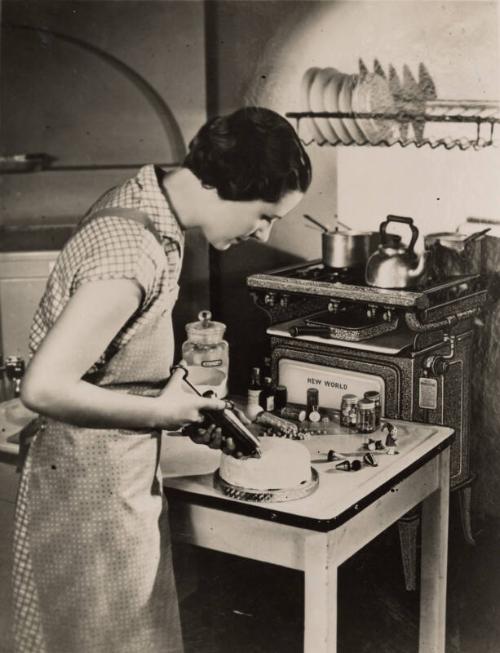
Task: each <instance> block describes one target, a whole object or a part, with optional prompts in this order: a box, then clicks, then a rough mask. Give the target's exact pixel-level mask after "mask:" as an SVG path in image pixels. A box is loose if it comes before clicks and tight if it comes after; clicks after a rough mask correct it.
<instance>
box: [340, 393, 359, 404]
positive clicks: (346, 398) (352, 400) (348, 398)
mask: <svg viewBox="0 0 500 653" xmlns="http://www.w3.org/2000/svg"><path fill="white" fill-rule="evenodd" d="M358 401H359V397H358V396H357V395H350V394H346V395H342V402H343V403H345V404H348V405H350V404H356V403H357V402H358Z"/></svg>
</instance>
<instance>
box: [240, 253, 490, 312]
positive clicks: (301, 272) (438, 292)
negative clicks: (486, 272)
mask: <svg viewBox="0 0 500 653" xmlns="http://www.w3.org/2000/svg"><path fill="white" fill-rule="evenodd" d="M247 284H248V286H249V288H250V289H251V291H252V292H257V293H259V292H261V291H267V292H268V293H271V297H269V294H268V297H267V301H266V302H265V303H266V304H267V305H268V306H269V305H272V304H273V298H272V293H273V292H274V293H275V294H276V297H275V298H274V299H277V300H281V303H282V304H283V303H284V302H283V298H285V302H286V298H287V297H288V296H290V295H293V294H299V295H303V296H304V295H305V296H309V297H311V296H316V297H327V298H329V299H331V300H332V301H333V302H334V300H336V299H338V300H346V301H356V302H363V303H368V304H375V305H383V306H386V307H393V308H397V307H399V308H403V309H418V310H423V309H428V308H430V307H435V306H438V305H442V304H444V303H447V302H450V301H455V300H457V299H460V298H467V297H470V296H471V295H474V294H476V293H478V292H480V293H482V292H484V291H485V288H486V280H485V279H484V278H483V277H482V276H481V275H479V274H463V275H458V276H453V277H448V278H446V279H433V278H430V277H429V276H427V277H426V278H425V279H424V281H423V282H421V285H419V286H416V287H415V288H412V289H391V288H374V287H372V286H368V285H367V284H366V283H365V282H364V273H363V270H361V271H351V270H335V269H332V268H328V267H327V266H325V265H324V264H323V263H322V262H321V260H318V261H309V262H307V263H304V264H299V265H293V266H288V267H283V268H279V269H277V270H273V271H270V272H264V273H258V274H253V275H251V276H250V277H248V279H247Z"/></svg>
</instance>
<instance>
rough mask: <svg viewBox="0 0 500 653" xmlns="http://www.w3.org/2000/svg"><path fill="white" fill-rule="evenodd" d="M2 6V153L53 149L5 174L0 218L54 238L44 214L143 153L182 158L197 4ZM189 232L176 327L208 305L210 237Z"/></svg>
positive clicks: (150, 157) (188, 132) (199, 109)
mask: <svg viewBox="0 0 500 653" xmlns="http://www.w3.org/2000/svg"><path fill="white" fill-rule="evenodd" d="M1 18H2V39H1V58H0V65H1V72H2V74H1V116H2V121H1V126H0V130H1V131H0V147H1V152H0V153H1V154H2V155H4V156H5V155H12V154H21V153H38V152H44V153H47V154H49V155H50V156H52V157H55V161H54V162H53V164H52V166H51V167H50V169H48V170H44V171H41V172H34V173H23V174H8V175H2V176H1V178H0V184H1V199H0V226H3V227H4V228H7V232H5V236H4V238H5V239H7V237H8V238H9V249H24V250H26V249H30V248H32V249H33V248H38V247H45V248H47V247H48V248H50V247H51V243H53V242H56V241H59V240H60V239H59V238H57V237H56V236H54V233H55V230H54V229H48V228H47V227H48V226H55V227H58V228H59V227H61V226H62V225H68V224H69V225H72V224H74V223H75V221H76V220H77V219H78V218H79V216H81V215H82V214H83V213H84V212H85V211H86V210H87V208H88V206H89V205H90V204H91V203H92V202H93V201H94V200H95V199H96V198H97V197H98V196H99V195H100V194H101V193H102V192H103V191H104V190H106V189H107V188H109V187H111V186H113V185H116V184H118V183H120V182H121V181H123V180H125V179H126V178H128V177H130V176H133V175H134V174H135V172H136V171H137V169H138V167H139V166H140V165H142V164H144V163H164V164H168V165H172V164H175V163H177V162H179V161H181V160H182V158H183V155H184V153H185V148H186V143H187V142H188V141H189V140H190V138H191V137H192V136H193V135H194V133H195V132H196V130H197V129H198V127H199V126H200V125H201V124H202V123H203V122H205V119H206V94H205V36H204V6H203V2H202V0H193V1H190V2H183V1H182V0H178V1H177V0H152V1H149V0H142V1H141V0H127V1H126V2H125V1H120V0H107V1H106V0H96V1H93V2H86V1H83V0H64V1H63V0H30V1H26V0H15V1H13V0H4V1H3V2H2V17H1ZM41 228H43V229H41ZM44 238H45V240H49V241H50V242H48V243H43V242H41V241H43V240H44ZM35 241H36V242H35ZM189 243H190V247H189V248H188V254H187V257H186V261H185V265H184V270H183V281H184V283H183V292H182V295H181V299H180V302H179V303H178V306H177V309H176V316H177V323H178V325H179V327H178V333H179V336H181V335H183V334H182V331H183V328H182V326H181V325H183V324H184V323H185V322H186V321H188V320H190V319H192V318H193V316H194V315H195V314H196V313H197V312H198V311H199V310H200V309H201V308H205V307H206V306H207V305H208V283H207V267H208V247H207V244H206V242H205V241H204V239H203V238H202V237H201V236H200V234H196V233H195V234H190V235H189ZM191 245H192V246H191ZM30 246H31V247H30ZM195 298H196V300H195Z"/></svg>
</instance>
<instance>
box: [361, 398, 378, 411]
mask: <svg viewBox="0 0 500 653" xmlns="http://www.w3.org/2000/svg"><path fill="white" fill-rule="evenodd" d="M358 408H359V409H360V410H371V409H373V408H375V402H373V401H370V400H369V399H366V398H365V399H360V400H359V401H358Z"/></svg>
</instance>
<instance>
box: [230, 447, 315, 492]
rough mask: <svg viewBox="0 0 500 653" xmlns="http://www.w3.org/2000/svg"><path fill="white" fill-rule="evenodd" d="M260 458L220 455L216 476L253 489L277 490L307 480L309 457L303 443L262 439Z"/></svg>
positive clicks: (308, 476)
mask: <svg viewBox="0 0 500 653" xmlns="http://www.w3.org/2000/svg"><path fill="white" fill-rule="evenodd" d="M260 448H261V452H262V456H261V457H260V458H234V457H233V456H228V455H226V454H224V453H223V454H222V455H221V462H220V469H219V474H220V477H221V478H222V479H223V480H224V481H225V482H226V483H229V484H230V485H234V486H237V487H240V488H247V489H253V490H277V489H287V488H294V487H296V486H299V485H300V484H301V483H304V482H308V481H310V480H311V456H310V454H309V450H308V449H307V447H305V446H304V445H303V444H301V443H300V442H297V441H293V440H287V439H285V438H267V437H265V438H262V439H261V441H260Z"/></svg>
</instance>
